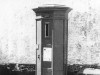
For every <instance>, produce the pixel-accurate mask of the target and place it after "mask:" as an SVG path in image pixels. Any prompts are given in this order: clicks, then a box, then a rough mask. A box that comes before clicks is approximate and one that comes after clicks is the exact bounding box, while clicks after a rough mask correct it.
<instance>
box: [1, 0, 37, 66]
mask: <svg viewBox="0 0 100 75" xmlns="http://www.w3.org/2000/svg"><path fill="white" fill-rule="evenodd" d="M4 2H5V1H4ZM16 2H17V1H16ZM16 2H13V1H12V2H10V3H3V4H5V6H4V7H3V5H0V64H1V63H31V64H35V62H36V61H35V60H36V59H35V57H36V55H35V44H36V42H35V41H36V39H35V34H36V32H35V13H34V12H33V11H32V9H31V8H27V6H24V5H22V4H21V5H22V6H21V5H20V4H18V3H17V5H16ZM23 2H24V1H23ZM19 3H20V2H19ZM1 4H2V3H1ZM14 4H15V5H14ZM24 4H25V3H24ZM1 6H2V7H1ZM18 6H20V7H18Z"/></svg>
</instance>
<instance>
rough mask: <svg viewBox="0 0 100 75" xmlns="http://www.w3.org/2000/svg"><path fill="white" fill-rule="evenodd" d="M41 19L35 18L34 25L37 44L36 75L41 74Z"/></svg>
mask: <svg viewBox="0 0 100 75" xmlns="http://www.w3.org/2000/svg"><path fill="white" fill-rule="evenodd" d="M41 28H42V27H41V20H37V25H36V32H37V33H36V38H37V39H36V45H37V48H36V52H37V53H36V59H37V60H36V64H37V75H41V66H42V65H41V63H42V62H41V60H42V59H41V44H42V43H41V40H42V38H41V31H42V29H41Z"/></svg>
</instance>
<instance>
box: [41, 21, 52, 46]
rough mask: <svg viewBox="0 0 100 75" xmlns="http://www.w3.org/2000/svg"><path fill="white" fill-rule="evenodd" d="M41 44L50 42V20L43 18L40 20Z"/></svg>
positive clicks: (46, 44) (49, 43)
mask: <svg viewBox="0 0 100 75" xmlns="http://www.w3.org/2000/svg"><path fill="white" fill-rule="evenodd" d="M42 42H43V43H42V44H43V46H44V47H47V46H51V44H52V20H51V19H43V21H42Z"/></svg>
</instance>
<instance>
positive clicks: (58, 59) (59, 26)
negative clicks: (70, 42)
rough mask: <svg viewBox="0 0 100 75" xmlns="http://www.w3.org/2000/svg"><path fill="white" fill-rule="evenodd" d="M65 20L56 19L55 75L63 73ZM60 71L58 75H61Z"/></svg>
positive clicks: (54, 39) (54, 32)
mask: <svg viewBox="0 0 100 75" xmlns="http://www.w3.org/2000/svg"><path fill="white" fill-rule="evenodd" d="M63 24H64V23H63V20H54V30H53V75H57V73H58V72H59V73H60V75H63V63H64V60H63V58H64V57H63V56H64V53H63V52H64V51H63V49H64V48H63V47H64V44H63V42H64V35H63V32H64V28H63V27H64V25H63ZM59 73H58V75H59Z"/></svg>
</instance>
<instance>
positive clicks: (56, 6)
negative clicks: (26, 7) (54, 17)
mask: <svg viewBox="0 0 100 75" xmlns="http://www.w3.org/2000/svg"><path fill="white" fill-rule="evenodd" d="M68 8H69V7H66V6H65V5H59V4H45V5H43V6H39V7H38V8H35V9H33V11H35V12H41V11H42V12H43V11H54V10H63V11H65V10H67V9H68Z"/></svg>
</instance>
